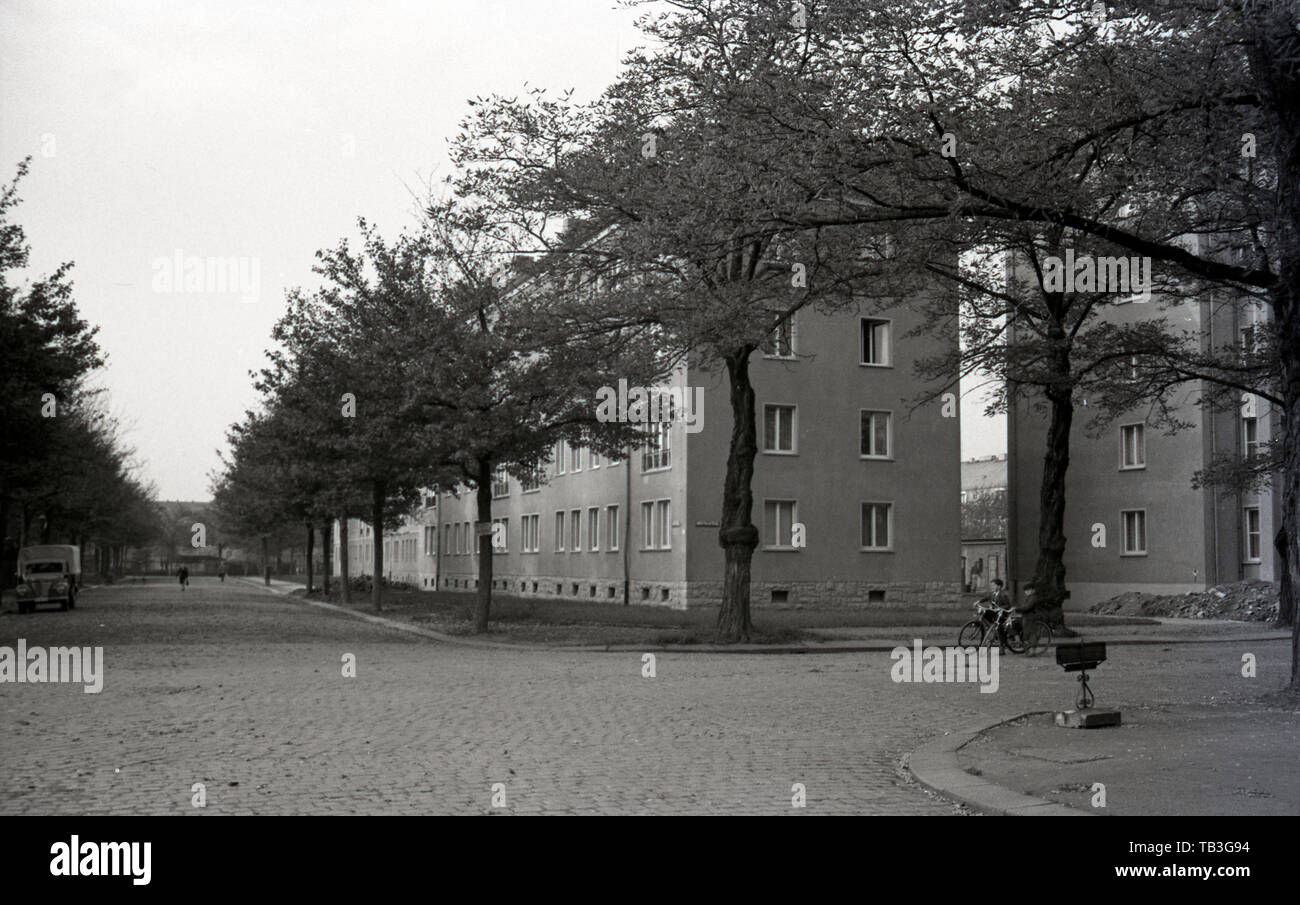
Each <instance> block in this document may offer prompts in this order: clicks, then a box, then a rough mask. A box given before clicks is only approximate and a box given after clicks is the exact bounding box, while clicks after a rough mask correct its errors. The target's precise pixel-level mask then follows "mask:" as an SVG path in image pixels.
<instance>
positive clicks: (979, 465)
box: [961, 455, 1007, 490]
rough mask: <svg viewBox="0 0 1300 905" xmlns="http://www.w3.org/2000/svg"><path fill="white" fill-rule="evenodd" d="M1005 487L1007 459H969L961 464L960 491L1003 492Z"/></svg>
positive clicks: (996, 457)
mask: <svg viewBox="0 0 1300 905" xmlns="http://www.w3.org/2000/svg"><path fill="white" fill-rule="evenodd" d="M1006 486H1007V457H1006V456H1005V455H1002V456H989V457H988V458H985V459H969V460H967V461H965V462H962V463H961V489H962V490H995V489H996V490H1005V489H1006Z"/></svg>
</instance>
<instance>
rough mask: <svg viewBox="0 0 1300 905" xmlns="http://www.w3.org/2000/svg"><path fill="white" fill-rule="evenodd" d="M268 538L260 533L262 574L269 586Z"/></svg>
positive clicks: (269, 558) (269, 556) (269, 560)
mask: <svg viewBox="0 0 1300 905" xmlns="http://www.w3.org/2000/svg"><path fill="white" fill-rule="evenodd" d="M269 543H270V541H269V539H268V538H267V536H266V535H265V534H263V535H262V576H263V580H264V581H265V582H266V585H267V587H270V586H271V571H270V570H271V554H270V551H269V549H268V544H269Z"/></svg>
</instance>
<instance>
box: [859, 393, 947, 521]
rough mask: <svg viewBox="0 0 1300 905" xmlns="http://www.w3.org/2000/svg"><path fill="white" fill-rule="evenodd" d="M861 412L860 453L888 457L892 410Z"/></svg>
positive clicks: (875, 457) (876, 457) (871, 456)
mask: <svg viewBox="0 0 1300 905" xmlns="http://www.w3.org/2000/svg"><path fill="white" fill-rule="evenodd" d="M860 414H861V427H860V440H859V443H860V446H859V449H860V454H861V455H862V456H864V457H867V458H872V459H888V458H889V456H890V443H889V441H890V439H891V438H890V432H891V430H892V428H893V415H892V414H891V413H890V412H869V411H867V410H865V409H863V410H862V411H861V413H860ZM963 499H964V495H963Z"/></svg>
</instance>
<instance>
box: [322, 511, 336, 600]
mask: <svg viewBox="0 0 1300 905" xmlns="http://www.w3.org/2000/svg"><path fill="white" fill-rule="evenodd" d="M320 541H321V544H322V549H321V552H320V558H321V579H320V589H321V596H322V597H323V598H324V599H326V600H328V599H329V596H330V572H331V571H332V569H333V567H334V522H332V521H331V520H330V519H325V524H324V525H323V526H322V527H321V529H320Z"/></svg>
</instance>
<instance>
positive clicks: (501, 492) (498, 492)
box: [492, 465, 510, 499]
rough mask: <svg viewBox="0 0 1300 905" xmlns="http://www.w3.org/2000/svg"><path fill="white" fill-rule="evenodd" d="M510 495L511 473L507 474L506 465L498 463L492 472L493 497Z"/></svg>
mask: <svg viewBox="0 0 1300 905" xmlns="http://www.w3.org/2000/svg"><path fill="white" fill-rule="evenodd" d="M503 496H510V475H508V474H506V468H505V466H504V465H498V466H497V467H496V470H495V471H493V472H492V498H493V499H499V498H500V497H503Z"/></svg>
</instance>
